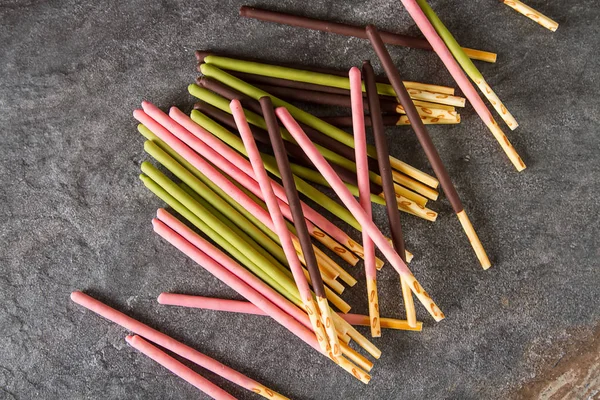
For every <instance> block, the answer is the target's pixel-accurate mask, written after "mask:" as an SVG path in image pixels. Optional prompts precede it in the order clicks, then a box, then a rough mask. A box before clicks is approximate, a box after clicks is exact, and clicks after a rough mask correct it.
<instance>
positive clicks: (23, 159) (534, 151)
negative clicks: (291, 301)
mask: <svg viewBox="0 0 600 400" xmlns="http://www.w3.org/2000/svg"><path fill="white" fill-rule="evenodd" d="M431 3H432V6H433V7H434V9H435V10H436V11H437V12H438V14H439V15H440V17H441V18H442V19H443V20H444V21H445V22H446V23H447V26H448V27H449V28H450V29H451V30H452V31H453V32H454V33H455V35H456V37H457V38H458V40H459V41H460V42H461V43H462V44H463V45H465V46H468V47H474V48H479V49H485V50H492V51H496V52H497V53H498V55H499V59H498V63H497V64H495V65H493V64H486V63H481V62H479V63H477V64H478V66H480V68H481V70H482V72H483V73H484V75H485V76H486V77H487V80H488V82H489V83H490V84H491V85H492V87H493V88H494V89H495V90H496V91H497V93H498V94H499V96H500V98H502V99H503V100H504V101H505V103H506V105H507V106H508V108H509V109H510V110H512V112H513V114H514V115H515V117H516V118H517V120H518V121H519V122H520V124H521V127H520V128H519V129H518V130H516V131H514V132H509V133H508V135H509V138H510V139H511V141H512V142H513V144H514V145H515V147H516V148H517V150H518V151H519V152H520V153H521V155H522V156H523V158H524V160H525V162H526V163H527V165H528V169H527V170H526V171H524V172H523V173H517V172H515V170H514V169H513V168H512V166H511V165H510V164H509V163H508V161H507V160H506V159H505V157H504V155H503V153H502V151H501V150H500V147H499V146H498V144H497V143H496V142H495V140H493V138H492V136H491V135H490V133H489V132H488V131H487V130H486V128H485V127H484V125H483V124H482V123H481V122H480V120H479V119H478V117H477V116H476V115H475V114H474V112H473V110H472V108H471V107H467V108H466V109H464V110H463V111H462V112H461V115H462V120H463V122H462V124H460V125H459V126H435V127H431V129H430V132H431V134H432V136H433V139H434V142H435V143H436V145H437V146H439V147H438V148H439V150H440V153H441V154H442V158H443V159H444V161H445V163H446V166H447V167H448V169H449V171H450V174H451V176H452V177H453V179H454V182H455V184H456V186H457V189H458V191H459V193H461V195H462V197H463V199H464V202H465V204H466V208H467V210H468V212H469V214H470V216H471V219H472V221H473V223H474V224H475V227H476V229H477V231H478V233H479V235H480V237H481V238H482V240H483V242H484V244H485V247H486V249H487V251H488V253H489V254H490V256H491V258H492V260H493V262H494V266H493V268H492V269H490V270H489V271H488V272H484V271H482V270H481V269H480V268H479V266H478V264H477V261H476V259H475V257H474V255H473V253H472V251H471V249H470V247H469V245H468V243H467V241H466V239H465V237H464V235H463V234H462V232H461V228H460V225H459V224H458V222H457V221H456V217H455V216H454V215H453V214H452V212H451V209H450V207H449V204H448V202H447V201H446V200H445V199H442V200H440V201H438V202H436V203H433V204H432V207H433V208H434V209H435V210H437V211H439V212H440V216H439V218H438V221H437V222H436V223H434V224H431V223H427V222H424V221H421V220H417V219H415V218H413V217H410V216H406V215H404V216H405V218H404V221H405V223H404V229H405V232H406V238H407V245H408V247H409V248H410V249H411V250H413V251H414V253H415V255H416V258H415V261H414V262H413V263H412V269H413V271H414V272H415V274H416V275H417V277H418V278H419V280H420V281H421V283H422V284H423V286H425V287H426V288H427V290H428V291H429V292H430V293H431V294H432V295H433V297H434V298H435V300H436V302H437V303H438V304H439V306H440V307H441V308H442V309H443V311H444V312H445V313H446V315H447V317H448V318H447V319H446V320H445V321H443V322H441V323H438V324H435V323H434V322H433V321H432V319H431V318H430V317H429V316H428V315H427V314H426V313H425V312H424V311H423V309H422V308H421V307H418V315H419V317H420V318H421V319H422V320H423V321H424V330H423V332H422V333H420V334H418V333H407V332H401V331H385V332H384V335H383V337H382V338H380V339H376V340H375V343H376V344H377V345H378V346H379V347H380V348H381V349H382V350H383V356H382V357H381V359H380V360H379V361H378V362H377V363H376V366H375V368H374V370H373V379H372V383H371V384H370V385H368V386H364V385H362V384H360V383H358V382H357V381H356V380H354V379H353V378H351V377H350V376H349V375H347V374H346V373H345V372H343V371H342V370H341V369H339V368H335V367H334V366H332V365H331V363H330V362H329V361H327V360H326V359H324V358H323V357H320V356H318V355H317V354H316V353H315V352H314V351H312V350H311V349H309V348H308V347H307V346H306V345H304V344H303V343H301V342H300V341H299V340H297V339H296V338H295V337H293V336H292V335H291V334H289V333H288V332H286V331H285V330H284V329H283V328H281V327H280V326H278V325H277V324H276V323H274V322H272V321H270V320H267V319H265V318H261V317H254V316H247V317H246V316H241V315H231V314H228V315H225V314H222V313H221V314H220V313H216V312H208V311H200V310H186V309H176V308H168V307H166V306H159V305H158V304H157V303H156V300H155V298H156V296H157V295H158V294H159V293H160V292H161V291H177V292H186V293H196V294H202V295H208V296H221V297H231V298H233V297H235V295H234V293H233V292H232V291H231V290H229V289H228V288H225V287H224V286H223V285H222V284H220V283H219V282H217V281H216V280H215V279H214V278H213V277H212V276H210V275H208V274H207V273H206V272H204V271H203V270H202V269H201V268H200V267H199V266H197V265H195V264H193V263H192V262H191V261H189V260H187V259H186V258H185V257H184V256H183V255H181V254H179V253H178V252H177V251H176V250H175V249H174V248H172V247H171V246H170V245H168V244H167V243H165V242H164V241H162V240H161V239H160V238H158V237H157V236H156V235H154V234H153V233H152V229H151V225H150V219H151V217H152V216H153V215H154V212H155V210H156V208H157V207H160V206H161V205H162V204H161V202H160V201H159V200H158V199H156V198H154V197H153V196H152V195H151V194H150V193H149V192H148V191H147V190H145V188H144V187H143V185H142V184H141V183H140V182H139V181H138V178H137V176H138V173H139V164H140V162H141V161H142V160H144V159H145V156H144V153H143V149H142V142H143V140H142V138H141V136H140V135H139V134H138V133H137V132H136V130H135V126H136V124H135V122H134V120H133V118H132V117H131V112H132V111H133V109H135V108H136V107H139V104H140V102H141V101H142V100H143V99H148V100H151V101H153V102H155V103H156V104H158V105H159V106H161V107H165V108H166V107H168V106H169V105H172V104H176V105H179V106H181V107H184V108H185V109H186V110H189V108H190V106H191V104H192V99H191V98H190V96H189V95H188V94H187V91H186V86H187V84H189V83H191V82H192V81H193V79H194V77H195V76H196V74H195V72H194V66H195V60H194V56H193V51H194V50H195V49H197V48H204V49H213V50H221V51H227V52H230V53H235V54H239V55H241V56H252V57H261V58H264V59H270V60H277V61H286V62H298V63H303V64H307V65H318V66H327V67H339V68H347V67H349V66H351V65H359V63H360V62H361V60H363V59H365V58H372V59H373V58H375V57H374V55H373V53H372V51H371V49H370V48H369V44H368V43H367V42H365V41H362V40H358V39H349V38H346V37H341V36H336V35H330V34H325V33H320V32H312V31H305V30H301V29H295V28H290V27H283V26H276V25H273V24H268V23H262V22H257V21H252V20H243V19H240V18H239V17H238V13H237V10H238V7H239V6H240V5H241V4H243V2H241V1H213V0H210V1H203V2H183V1H168V0H164V1H160V2H144V1H137V2H133V1H132V2H118V1H111V2H107V3H104V2H79V1H63V2H58V1H55V2H45V1H34V0H33V1H6V0H4V1H2V2H1V4H0V110H1V112H0V127H1V128H2V130H1V133H0V146H1V147H0V148H1V156H0V160H1V166H0V240H1V241H0V243H1V248H0V340H1V345H0V398H2V399H4V398H9V399H10V398H14V399H34V398H36V399H37V398H43V399H58V398H60V399H83V398H89V399H96V398H103V399H123V398H132V399H137V398H139V399H179V398H192V397H198V392H197V391H196V390H195V389H194V388H192V387H191V386H189V385H187V384H186V383H184V382H182V381H180V380H179V379H177V378H175V377H173V376H171V375H170V374H169V373H167V372H166V371H165V370H163V369H161V368H160V367H158V366H157V365H155V364H153V363H152V362H151V361H149V360H148V359H146V358H144V357H143V356H141V355H140V354H137V353H136V352H135V351H134V350H132V349H131V348H128V346H126V344H125V342H124V340H123V339H124V336H125V335H126V333H127V332H126V331H124V330H123V329H121V328H120V327H117V326H115V325H113V324H110V323H107V322H106V321H105V320H103V319H101V318H99V317H97V316H95V315H93V314H92V313H90V312H86V311H84V310H83V309H82V308H80V307H78V306H76V305H74V304H73V303H71V302H70V301H69V293H70V292H71V291H73V290H77V289H81V290H85V291H86V292H88V293H90V294H92V295H95V296H97V297H98V298H100V299H102V300H105V301H107V302H108V303H109V304H111V305H114V306H116V307H118V308H119V309H121V310H123V311H125V312H127V313H129V314H130V315H133V316H135V317H138V318H140V319H141V320H142V321H144V322H147V323H148V324H150V325H151V326H153V327H156V328H159V329H161V330H163V331H164V332H166V333H168V334H171V335H173V336H174V337H176V338H178V339H180V340H182V341H183V342H185V343H187V344H189V345H191V346H193V347H195V348H197V349H199V350H201V351H203V352H205V353H206V354H209V355H211V356H214V357H215V358H217V359H219V360H221V361H223V362H224V363H226V364H228V365H230V366H232V367H234V368H237V369H239V370H240V371H242V372H244V373H246V374H248V375H249V376H251V377H253V378H255V379H257V380H259V381H261V382H263V383H265V384H266V385H268V386H271V387H273V388H274V389H276V390H278V391H280V392H282V393H284V394H286V395H288V396H290V397H293V398H299V399H344V398H353V399H368V398H382V399H391V398H409V397H410V398H428V399H494V398H507V397H510V396H512V395H513V394H514V392H515V390H516V389H517V388H518V387H519V386H520V385H522V384H524V383H527V382H528V381H530V380H532V379H535V378H536V377H537V376H539V375H540V374H543V372H544V371H545V370H547V369H549V368H551V367H552V366H553V365H555V364H556V363H557V362H558V361H559V360H560V358H561V357H562V356H563V355H564V353H565V351H566V350H564V349H566V348H567V347H568V344H569V343H570V342H571V341H573V340H575V338H579V339H581V338H582V337H583V338H584V339H585V337H587V336H586V335H588V336H589V335H590V332H591V331H592V329H593V328H594V326H595V325H596V324H597V323H598V320H599V317H600V313H599V310H598V305H597V301H598V298H599V295H600V279H599V276H598V270H597V267H598V264H597V258H598V256H599V254H598V244H599V243H598V235H599V234H600V232H599V229H598V225H599V224H598V211H599V207H598V204H599V202H598V199H597V198H596V197H593V195H594V194H597V190H598V181H599V175H598V174H599V172H600V168H599V166H600V165H599V162H598V156H599V146H598V139H597V136H598V133H599V132H598V123H599V115H600V114H599V112H598V110H599V107H600V101H599V97H598V88H599V83H600V80H599V77H600V62H599V58H598V56H597V51H598V43H599V41H598V40H599V39H598V38H599V37H600V32H599V28H598V26H599V25H598V23H599V22H600V21H599V12H598V7H597V5H596V2H595V1H592V0H579V1H572V2H551V1H544V0H530V1H529V3H530V4H531V5H532V6H534V7H536V8H538V9H540V10H543V11H544V12H545V13H546V14H547V15H549V16H552V17H554V18H555V19H556V20H557V21H558V22H559V23H560V24H561V25H560V28H559V29H558V31H557V32H556V33H551V32H550V31H548V30H546V29H544V28H542V27H540V26H538V25H537V24H535V23H533V22H531V21H530V20H528V19H526V18H525V17H522V16H520V15H518V14H516V13H515V12H514V11H512V10H511V9H510V8H508V7H506V6H504V5H501V4H499V3H498V2H497V1H494V0H489V1H465V2H463V1H452V2H446V1H441V0H438V1H432V2H431ZM255 5H262V6H268V7H271V8H275V9H281V10H289V11H293V12H297V13H302V14H306V15H310V16H317V17H322V18H328V19H335V20H339V21H348V22H353V23H368V22H372V23H376V24H377V25H378V26H379V27H381V28H385V29H389V30H393V31H396V32H404V33H409V34H413V35H416V34H417V29H416V27H415V25H414V24H413V23H412V22H411V20H410V18H409V16H408V14H407V13H406V12H405V11H404V10H403V9H402V7H401V4H400V3H399V2H398V1H387V0H377V1H369V2H367V1H328V2H301V1H291V0H286V1H262V2H260V3H258V4H256V3H255ZM390 51H391V52H392V55H393V57H394V59H395V61H396V63H397V66H398V67H399V69H400V71H401V73H402V75H403V77H404V78H405V79H410V80H420V81H426V82H431V83H439V84H448V85H452V80H451V77H450V76H449V74H448V73H447V71H446V70H445V69H444V67H443V65H442V63H441V62H440V61H439V60H438V59H437V57H436V56H435V55H434V54H433V53H430V52H425V51H420V50H409V49H404V48H390ZM375 64H376V67H377V68H379V64H378V63H375ZM321 113H323V111H321ZM506 131H507V132H508V130H507V129H506ZM389 139H390V141H391V143H392V148H391V151H392V153H393V154H394V155H395V156H397V157H399V158H401V159H403V160H405V161H408V162H410V163H411V164H412V165H415V166H417V167H419V168H422V169H424V170H427V171H430V168H429V166H428V163H427V161H426V159H425V157H424V155H423V152H422V151H421V150H420V148H419V146H418V143H417V142H416V140H415V138H414V135H413V134H412V133H411V132H410V131H409V129H407V128H406V127H399V128H396V129H392V130H390V131H389ZM376 211H377V220H378V222H379V225H380V226H382V227H385V220H384V218H383V214H382V211H383V210H382V209H381V208H378V209H377V210H376ZM355 237H356V238H358V236H356V235H355ZM361 269H362V268H361V264H359V265H358V266H357V267H356V269H355V270H354V271H353V272H354V274H355V275H356V276H358V277H359V278H364V274H363V273H362V272H361ZM380 288H381V294H380V296H381V298H382V300H381V302H382V309H383V315H385V316H394V317H400V316H401V315H402V314H401V313H400V307H399V306H398V303H399V302H400V301H401V295H400V291H399V289H398V284H397V277H396V275H395V273H394V272H393V270H392V269H391V268H389V267H387V268H385V269H384V270H383V271H382V273H381V274H380ZM364 290H365V289H364V280H362V279H361V280H360V283H359V284H358V285H357V286H356V287H354V288H352V289H348V290H347V293H345V295H344V297H345V298H346V299H347V300H348V301H349V302H350V303H351V304H352V305H354V309H355V310H356V311H359V312H366V303H365V300H364V295H363V293H364ZM365 333H366V331H365ZM207 375H209V376H210V374H207ZM210 377H211V379H214V381H215V382H217V383H219V384H222V385H223V386H224V387H225V388H226V389H227V390H230V391H231V392H232V393H233V394H234V395H236V396H239V397H241V398H248V399H249V398H256V396H255V395H251V394H248V393H246V392H244V391H242V390H240V389H239V388H237V387H235V386H233V385H231V384H229V383H226V382H223V380H221V379H219V378H214V377H212V376H210ZM200 397H201V396H200Z"/></svg>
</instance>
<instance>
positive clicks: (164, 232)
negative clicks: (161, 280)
mask: <svg viewBox="0 0 600 400" xmlns="http://www.w3.org/2000/svg"><path fill="white" fill-rule="evenodd" d="M152 225H153V226H154V231H155V232H156V233H158V234H159V235H160V236H161V237H162V238H164V239H165V240H166V241H167V242H169V243H171V244H172V245H173V246H175V247H176V248H177V249H178V250H179V251H181V252H182V253H183V254H185V255H186V256H188V257H189V258H191V259H192V260H194V261H195V262H196V263H197V264H199V265H201V266H202V267H203V268H204V269H206V270H207V271H209V272H210V273H211V274H213V275H214V276H215V277H216V278H217V279H219V280H220V281H221V282H223V283H225V284H226V285H227V286H229V287H230V288H232V289H233V290H235V291H236V292H238V293H239V294H240V295H242V296H244V297H245V298H246V299H248V300H249V301H250V302H251V303H252V304H254V305H255V306H256V307H258V308H259V309H260V310H262V311H263V312H265V313H266V314H267V315H269V316H270V317H271V318H273V319H274V320H275V321H277V322H278V323H279V324H281V325H283V326H284V327H285V328H287V329H288V330H289V331H290V332H292V333H293V334H295V335H296V336H298V337H299V338H300V339H302V340H303V341H304V342H305V343H307V344H308V345H309V346H311V347H312V348H314V349H315V350H317V351H318V352H321V349H320V347H319V344H318V343H317V340H316V339H315V336H314V335H313V333H312V332H311V331H310V330H308V329H306V327H304V326H303V325H302V324H300V322H298V321H297V320H295V319H294V318H292V316H290V315H289V314H286V313H285V312H284V311H282V310H281V309H280V308H279V307H277V306H276V305H275V304H273V303H271V302H270V301H269V300H267V299H266V298H265V297H264V296H263V295H261V294H260V293H258V292H257V291H256V290H254V289H252V287H250V286H249V285H248V284H246V283H244V281H242V280H241V279H239V278H238V277H237V276H235V275H234V274H232V273H231V272H229V271H227V270H226V269H225V268H223V266H221V265H220V264H219V263H217V262H216V261H215V260H213V259H212V258H210V257H209V256H208V255H207V254H206V253H204V252H203V251H202V250H200V249H198V248H197V247H196V246H194V245H193V244H191V243H190V242H188V241H187V240H185V239H184V238H183V237H182V236H181V235H179V234H178V233H177V232H175V231H174V230H172V229H171V228H169V227H168V226H167V225H166V224H165V223H163V222H162V221H159V220H157V219H153V220H152ZM324 354H326V353H324Z"/></svg>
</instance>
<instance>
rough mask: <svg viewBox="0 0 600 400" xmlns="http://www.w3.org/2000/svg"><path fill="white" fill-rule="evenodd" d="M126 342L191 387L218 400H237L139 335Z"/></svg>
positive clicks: (127, 338)
mask: <svg viewBox="0 0 600 400" xmlns="http://www.w3.org/2000/svg"><path fill="white" fill-rule="evenodd" d="M125 340H126V341H127V343H129V344H130V345H131V347H133V348H134V349H136V350H137V351H139V352H140V353H142V354H144V355H145V356H147V357H148V358H150V359H152V360H154V361H155V362H156V363H158V364H160V365H161V366H163V367H165V368H166V369H168V370H169V371H171V372H172V373H173V374H175V375H177V376H178V377H180V378H181V379H183V380H184V381H186V382H187V383H189V384H190V385H193V386H195V387H196V388H197V389H199V390H201V391H202V392H203V393H205V394H207V395H209V396H210V397H212V398H214V399H217V400H235V397H233V396H232V395H230V394H229V393H227V392H226V391H224V390H223V389H221V388H220V387H218V386H217V385H215V384H214V383H212V382H211V381H209V380H207V379H206V378H204V377H202V376H201V375H200V374H198V373H196V372H194V370H192V369H191V368H188V367H186V366H185V365H184V364H182V363H180V362H179V361H177V360H176V359H174V358H173V357H171V356H170V355H168V354H167V353H165V352H164V351H161V350H160V349H159V348H158V347H156V346H153V345H151V344H150V343H148V342H147V341H145V340H144V339H142V338H141V337H140V336H138V335H133V336H132V335H128V336H127V337H126V338H125Z"/></svg>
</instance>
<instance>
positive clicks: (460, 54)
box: [417, 0, 519, 130]
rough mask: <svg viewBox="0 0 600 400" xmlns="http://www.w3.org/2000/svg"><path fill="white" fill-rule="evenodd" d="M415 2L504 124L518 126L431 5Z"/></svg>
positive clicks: (421, 1) (423, 0) (424, 2)
mask: <svg viewBox="0 0 600 400" xmlns="http://www.w3.org/2000/svg"><path fill="white" fill-rule="evenodd" d="M417 3H418V4H419V7H421V10H423V12H424V13H425V15H426V16H427V18H428V19H429V22H431V24H432V25H433V27H434V28H435V30H436V31H437V33H438V35H440V37H441V38H442V40H443V41H444V43H446V46H447V47H448V50H450V52H452V55H453V56H454V58H455V59H456V61H458V63H459V64H460V66H461V67H462V69H463V70H464V71H465V72H466V73H467V75H468V76H469V78H471V80H472V81H473V82H475V84H476V85H477V87H478V88H479V91H480V92H481V93H483V95H484V96H485V97H486V98H487V99H488V101H489V102H490V103H491V104H492V106H494V108H495V109H496V111H497V112H498V114H500V117H502V119H503V120H504V122H506V125H508V127H509V128H510V129H513V130H514V129H516V128H517V126H519V124H518V123H517V121H516V120H515V118H514V117H513V116H512V114H511V113H510V112H509V111H508V110H507V109H506V107H505V106H504V104H503V103H502V101H501V100H500V99H499V98H498V96H497V95H496V93H494V91H493V90H492V88H491V87H490V85H488V84H487V82H486V81H485V79H484V78H483V75H482V74H481V72H479V70H478V69H477V67H476V66H475V64H473V61H471V59H470V58H469V57H468V56H467V55H466V54H465V53H464V51H462V49H461V48H460V45H459V44H458V42H457V41H456V39H455V38H454V36H453V35H452V33H450V31H449V30H448V28H446V26H445V25H444V24H443V23H442V20H441V19H440V18H439V17H438V16H437V14H436V13H435V12H434V11H433V9H432V8H431V6H429V4H428V3H427V2H426V1H425V0H417Z"/></svg>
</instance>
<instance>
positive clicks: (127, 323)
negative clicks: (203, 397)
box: [71, 292, 285, 399]
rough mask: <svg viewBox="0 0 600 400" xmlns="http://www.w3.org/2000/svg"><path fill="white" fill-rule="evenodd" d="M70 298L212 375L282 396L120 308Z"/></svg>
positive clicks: (84, 296)
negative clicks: (124, 312)
mask: <svg viewBox="0 0 600 400" xmlns="http://www.w3.org/2000/svg"><path fill="white" fill-rule="evenodd" d="M71 300H73V301H74V302H75V303H77V304H79V305H80V306H83V307H85V308H87V309H88V310H90V311H93V312H95V313H96V314H98V315H100V316H102V317H104V318H106V319H108V320H109V321H112V322H114V323H115V324H117V325H120V326H122V327H123V328H125V329H127V330H129V331H131V332H134V333H136V334H138V335H140V336H143V337H145V338H146V339H148V340H150V341H152V342H154V343H156V344H158V345H159V346H162V347H164V348H165V349H167V350H170V351H172V352H173V353H175V354H177V355H179V356H181V357H183V358H185V359H188V360H190V361H192V362H193V363H195V364H198V365H199V366H201V367H203V368H206V369H208V370H209V371H212V372H214V373H215V374H217V375H219V376H221V377H223V378H225V379H227V380H229V381H231V382H233V383H235V384H237V385H239V386H241V387H243V388H245V389H248V390H251V391H253V392H255V393H259V394H260V395H262V396H263V397H266V398H269V399H283V398H285V397H283V396H281V395H280V394H279V393H276V392H274V391H272V390H271V389H269V388H267V387H265V386H263V385H261V384H260V383H258V382H256V381H254V380H253V379H250V378H248V377H247V376H245V375H243V374H241V373H239V372H238V371H236V370H234V369H232V368H229V367H228V366H226V365H224V364H221V363H220V362H218V361H217V360H215V359H213V358H210V357H208V356H206V355H204V354H202V353H200V352H199V351H198V350H195V349H193V348H191V347H189V346H186V345H185V344H183V343H181V342H178V341H177V340H175V339H173V338H172V337H170V336H167V335H165V334H164V333H162V332H159V331H157V330H156V329H153V328H150V327H149V326H148V325H146V324H143V323H141V322H139V321H137V320H135V319H133V318H131V317H129V316H127V315H125V314H123V313H122V312H120V311H117V310H115V309H114V308H111V307H109V306H107V305H106V304H104V303H102V302H100V301H98V300H96V299H94V298H93V297H90V296H88V295H87V294H84V293H82V292H73V293H71Z"/></svg>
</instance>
